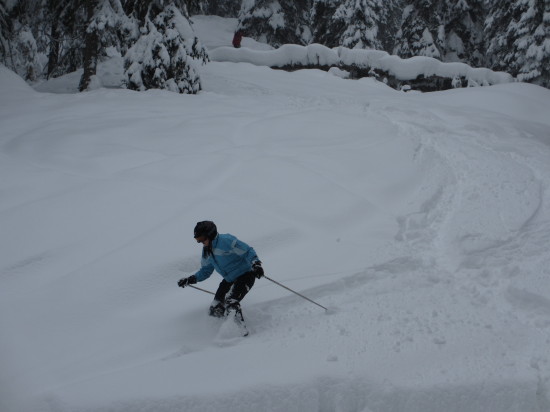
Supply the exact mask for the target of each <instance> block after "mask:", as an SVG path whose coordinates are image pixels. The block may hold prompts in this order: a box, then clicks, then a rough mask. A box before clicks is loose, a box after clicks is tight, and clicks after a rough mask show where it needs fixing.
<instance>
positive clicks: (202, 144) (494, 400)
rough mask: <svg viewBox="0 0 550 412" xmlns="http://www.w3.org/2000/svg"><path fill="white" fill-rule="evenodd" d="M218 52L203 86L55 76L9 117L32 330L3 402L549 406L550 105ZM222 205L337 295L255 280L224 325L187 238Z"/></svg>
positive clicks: (286, 277)
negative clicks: (259, 63) (101, 83)
mask: <svg viewBox="0 0 550 412" xmlns="http://www.w3.org/2000/svg"><path fill="white" fill-rule="evenodd" d="M203 72H204V74H203V78H204V83H205V85H207V86H206V88H205V89H206V90H205V91H204V92H203V93H202V94H201V95H199V96H195V97H191V98H190V99H195V100H187V99H188V98H189V97H187V98H185V97H184V98H182V99H183V100H179V97H175V96H172V95H171V94H170V93H162V92H160V93H157V92H152V93H149V94H147V93H143V94H135V93H128V92H126V91H121V93H120V95H119V94H117V92H116V91H98V92H95V94H94V93H90V94H83V95H81V96H80V95H79V96H77V97H74V96H70V95H69V96H66V97H59V96H54V95H51V96H50V95H47V96H46V95H37V96H39V98H38V99H37V101H35V102H30V101H29V102H27V103H28V104H29V106H30V107H31V113H41V112H42V111H44V112H45V113H48V114H49V115H42V116H40V118H39V119H38V120H36V123H34V122H31V121H30V119H29V126H27V127H24V125H22V124H21V122H22V121H24V120H21V119H25V116H24V115H23V114H21V113H19V112H18V111H17V110H15V109H14V110H13V111H14V113H18V115H19V117H20V119H19V120H18V122H15V121H14V122H10V120H9V119H8V118H6V117H3V118H2V122H3V123H5V124H6V125H8V126H9V129H7V130H9V132H10V134H9V136H10V138H8V139H7V140H6V139H5V138H2V140H1V141H0V145H1V151H2V152H1V155H2V159H8V161H9V162H10V163H9V165H8V166H6V167H5V168H6V170H8V171H11V172H12V173H13V176H14V177H12V182H11V183H9V184H7V185H6V186H2V190H3V191H4V190H5V192H4V193H6V194H10V193H13V200H12V199H7V197H6V200H4V199H2V205H1V208H0V223H1V224H2V226H3V227H5V228H7V231H3V233H4V235H2V245H3V246H4V249H3V250H4V252H3V254H2V256H3V259H2V262H1V266H0V276H1V277H0V281H1V282H2V285H3V286H2V287H3V291H2V294H1V296H2V302H1V311H2V313H3V315H2V317H1V318H0V320H1V321H2V329H3V330H7V331H9V334H8V335H9V337H10V339H13V342H15V343H20V342H21V340H25V342H24V343H21V344H20V346H19V347H17V348H16V347H15V344H14V343H13V342H12V341H8V340H5V341H4V340H3V341H0V344H2V346H0V349H2V353H3V358H5V357H6V356H7V354H13V359H12V360H10V362H9V363H8V365H9V366H11V368H12V369H10V370H12V371H13V373H14V378H13V380H12V381H11V382H9V384H8V378H9V376H8V375H3V376H1V377H2V380H1V381H0V383H2V384H4V383H5V384H6V386H5V387H6V388H8V390H11V393H10V394H9V397H8V396H6V398H5V399H7V400H12V399H13V405H15V404H16V402H20V403H19V404H17V405H18V407H19V408H20V409H19V410H25V407H27V406H28V408H29V410H32V409H33V408H34V407H37V406H38V407H40V408H41V410H44V411H47V410H50V411H56V412H57V411H71V412H73V411H117V412H122V411H136V410H143V411H149V410H154V411H169V410H185V411H201V412H204V411H219V410H220V409H223V410H226V411H240V412H245V411H258V410H268V411H270V412H272V411H285V412H287V411H358V412H359V411H362V412H363V411H377V412H378V411H380V412H383V411H407V412H414V411H423V412H432V411H433V412H435V411H443V410H444V411H464V410H468V411H484V412H492V411H503V410H510V411H522V412H529V411H547V410H550V401H549V399H550V395H549V394H550V389H549V388H550V364H549V358H548V352H547V348H548V347H549V345H550V289H549V282H548V279H549V276H550V269H548V268H549V267H550V255H549V254H548V250H547V248H548V245H549V244H550V215H549V213H548V205H549V204H550V203H549V200H550V199H549V196H550V195H549V194H548V193H550V191H549V190H548V182H549V181H550V180H549V176H550V162H548V159H549V158H550V146H549V145H548V141H545V140H544V138H545V136H543V135H541V133H540V131H541V130H542V131H543V132H548V130H549V127H548V125H547V124H545V125H544V127H543V126H541V124H539V125H538V126H537V125H531V124H528V122H527V121H522V120H517V119H514V118H511V117H510V116H509V115H504V114H499V113H498V112H491V111H489V110H488V111H479V113H477V112H476V109H475V108H464V107H462V106H457V107H455V106H453V104H454V103H453V101H452V99H453V97H452V96H450V97H448V99H449V100H447V101H444V104H441V102H438V100H437V99H438V98H439V97H437V96H438V95H437V94H434V95H435V96H436V97H432V96H431V95H418V94H417V95H414V94H413V95H404V94H402V93H397V92H395V91H391V90H389V89H386V88H385V86H381V85H378V84H375V83H373V82H370V81H368V80H366V81H362V82H356V83H349V82H350V81H345V80H341V79H334V78H332V77H331V75H329V74H326V73H321V72H317V71H300V72H297V73H293V74H288V73H284V72H274V71H271V70H269V69H266V68H258V67H252V66H250V65H244V64H243V65H235V64H228V63H217V64H214V63H212V64H210V65H208V66H206V67H205V68H203ZM349 84H352V85H353V86H351V87H350V86H348V85H349ZM321 85H323V87H324V88H323V91H322V92H319V91H318V87H321ZM513 86H514V85H512V87H513ZM506 87H510V86H506ZM506 87H503V88H500V89H498V88H497V90H507V89H506ZM355 89H357V90H355ZM488 90H492V89H488ZM510 90H511V89H510ZM471 93H477V94H479V93H481V94H483V91H482V92H479V91H475V92H474V91H471ZM488 93H489V92H488ZM136 95H137V96H138V97H136ZM33 96H34V95H33ZM464 96H465V95H464V94H461V95H456V96H455V98H456V99H459V98H462V99H466V101H470V100H471V99H475V96H474V97H470V98H468V97H467V95H466V97H464ZM545 96H548V95H547V94H546V95H545ZM106 98H110V99H114V100H115V102H116V103H115V105H118V107H121V109H120V112H116V113H110V110H109V107H110V108H111V109H112V107H113V106H110V105H109V107H106V108H103V107H101V105H97V104H96V103H98V102H99V103H101V102H104V101H105V99H106ZM47 99H51V100H52V101H55V105H53V106H54V107H52V108H48V107H47V106H48V105H47V103H46V100H47ZM64 99H67V100H66V101H67V102H69V103H68V105H69V106H74V107H75V109H74V110H72V111H70V112H68V113H65V110H67V109H66V108H65V105H67V103H64V101H65V100H64ZM149 102H155V104H156V105H153V108H151V107H150V106H149V105H148V103H149ZM176 103H178V104H183V105H184V106H185V110H183V109H178V108H177V107H176ZM124 104H129V105H132V108H133V109H128V108H123V107H124ZM149 104H150V103H149ZM79 105H82V107H83V108H82V109H81V108H80V106H79ZM142 105H146V106H142ZM457 105H458V103H457ZM3 107H4V106H2V108H3ZM163 108H165V109H166V110H163ZM207 108H208V109H207ZM87 109H91V110H92V111H93V117H95V118H98V117H99V118H101V119H103V122H102V123H101V122H97V121H93V122H92V121H88V120H86V118H87V117H86V116H85V115H84V114H83V113H81V112H80V111H79V110H87ZM206 110H209V112H206ZM134 111H135V113H134ZM159 117H161V119H160V120H159ZM48 119H49V120H48ZM100 124H101V125H100ZM126 125H127V126H128V128H129V129H130V132H127V131H125V126H126ZM181 130H183V132H181V133H182V134H183V137H184V138H174V137H172V135H173V134H174V133H178V132H179V131H181ZM153 135H154V138H152V137H151V136H153ZM546 138H547V136H546ZM212 165H214V166H212ZM41 173H46V177H43V178H42V179H44V180H43V184H40V185H36V184H33V179H35V177H36V176H37V175H40V174H41ZM18 185H20V186H22V187H21V189H17V188H18ZM48 186H49V189H48ZM35 191H36V192H35ZM220 204H221V205H223V208H222V207H220ZM220 209H222V210H220ZM151 211H153V213H151ZM106 216H107V217H106ZM211 216H213V218H214V220H216V221H217V222H221V223H224V222H225V223H226V224H225V225H224V226H225V227H227V230H225V229H223V230H224V231H228V232H234V233H235V234H236V235H238V236H239V237H242V238H243V239H245V240H247V241H248V242H249V243H250V244H252V245H253V246H254V247H255V248H256V249H257V251H259V252H261V253H260V256H261V257H262V260H263V261H264V265H265V267H266V270H267V273H268V275H271V273H273V276H274V277H275V278H276V279H278V280H280V281H281V282H283V283H284V284H286V285H288V286H289V287H292V288H294V289H296V290H298V291H300V292H301V293H303V294H305V295H306V296H308V297H310V298H312V299H315V300H317V301H319V302H322V304H323V305H325V306H327V307H329V308H330V309H331V313H330V314H325V313H323V311H322V310H321V309H320V308H318V307H315V306H313V305H312V304H311V303H309V302H306V301H304V300H302V299H300V298H299V297H297V296H295V295H291V294H289V293H288V292H286V291H284V290H280V289H279V288H276V287H275V286H274V285H272V284H270V283H269V282H268V281H267V280H258V281H257V284H256V286H255V287H254V289H253V292H252V293H251V294H250V295H249V296H247V298H246V300H245V301H244V302H243V311H244V316H245V318H246V321H247V326H248V327H249V329H250V331H251V335H250V336H248V337H246V338H243V339H240V340H238V341H236V342H229V343H227V344H225V345H218V344H216V339H215V337H216V334H217V332H218V330H219V322H216V320H215V319H209V318H208V316H207V315H206V308H207V306H208V303H209V299H210V298H209V297H207V296H206V295H203V294H201V293H200V292H197V291H193V290H188V289H186V290H183V291H181V290H178V289H177V288H176V287H175V284H176V281H177V279H178V278H179V277H181V276H184V275H186V274H191V273H193V272H194V270H196V268H197V267H198V264H199V259H198V253H199V250H196V249H193V248H194V247H196V245H194V244H193V243H192V240H191V241H187V239H184V236H187V235H186V234H187V233H190V230H191V229H192V226H193V225H194V223H195V222H196V221H197V220H202V219H203V218H206V217H211ZM220 226H221V225H220ZM5 233H8V234H9V236H10V237H9V238H8V237H7V236H6V235H5ZM53 233H55V235H53ZM105 234H107V236H105ZM109 235H110V236H109ZM25 238H28V240H24V239H25ZM187 249H190V250H187ZM6 251H7V252H6ZM214 276H215V275H214ZM214 276H213V279H210V280H208V281H207V282H205V285H204V286H205V287H206V288H207V289H210V290H214V289H215V287H216V286H217V282H218V281H219V278H216V279H214ZM201 286H203V285H202V284H201ZM9 309H14V310H16V312H15V313H14V312H12V313H14V314H13V316H6V315H4V314H5V313H8V310H9ZM106 319H108V321H106ZM23 325H29V326H23ZM69 330H72V331H73V332H72V333H70V332H68V331H69ZM210 382H215V385H216V386H215V387H209V386H208V385H209V383H210ZM23 392H28V393H29V394H30V396H25V397H26V398H27V401H28V402H29V405H30V406H29V405H27V404H26V403H25V402H24V401H23V400H21V399H20V397H21V398H23V396H22V393H23ZM98 394H99V396H98ZM0 395H2V392H0ZM7 405H8V406H11V405H12V404H7ZM10 412H11V411H10Z"/></svg>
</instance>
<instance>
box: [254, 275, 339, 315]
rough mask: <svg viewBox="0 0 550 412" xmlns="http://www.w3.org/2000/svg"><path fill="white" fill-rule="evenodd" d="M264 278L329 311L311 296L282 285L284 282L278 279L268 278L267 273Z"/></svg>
mask: <svg viewBox="0 0 550 412" xmlns="http://www.w3.org/2000/svg"><path fill="white" fill-rule="evenodd" d="M264 278H266V279H267V280H270V281H272V282H273V283H275V284H276V285H279V286H280V287H282V288H285V289H286V290H289V291H291V292H292V293H294V294H296V295H298V296H300V297H301V298H304V299H305V300H309V301H310V302H311V303H313V304H315V305H317V306H320V307H322V308H323V309H324V310H326V311H328V309H327V308H325V307H324V306H323V305H319V304H318V303H317V302H314V301H313V300H311V299H310V298H307V297H305V296H304V295H301V294H299V293H298V292H295V291H293V290H292V289H290V288H288V287H286V286H285V285H282V284H280V283H279V282H277V281H275V280H273V279H271V278H268V277H267V276H265V275H264Z"/></svg>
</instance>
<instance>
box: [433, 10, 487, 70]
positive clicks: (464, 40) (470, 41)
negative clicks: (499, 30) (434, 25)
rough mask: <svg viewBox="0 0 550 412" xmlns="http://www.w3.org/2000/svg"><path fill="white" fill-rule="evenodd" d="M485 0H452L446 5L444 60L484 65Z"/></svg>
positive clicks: (444, 16) (444, 15) (444, 17)
mask: <svg viewBox="0 0 550 412" xmlns="http://www.w3.org/2000/svg"><path fill="white" fill-rule="evenodd" d="M484 19H485V9H484V6H483V0H450V1H447V2H446V3H445V6H444V14H443V20H444V24H445V44H444V48H443V53H444V56H443V60H445V61H463V62H466V63H468V64H471V65H473V66H481V65H483V63H484V59H485V55H484V44H483V24H484Z"/></svg>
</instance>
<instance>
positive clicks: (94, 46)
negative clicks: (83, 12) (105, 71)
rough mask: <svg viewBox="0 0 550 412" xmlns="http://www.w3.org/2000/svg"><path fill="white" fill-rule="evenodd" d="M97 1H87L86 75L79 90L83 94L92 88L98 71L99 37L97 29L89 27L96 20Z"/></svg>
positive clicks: (84, 74) (81, 80)
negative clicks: (91, 84)
mask: <svg viewBox="0 0 550 412" xmlns="http://www.w3.org/2000/svg"><path fill="white" fill-rule="evenodd" d="M97 3H98V2H97V0H94V1H91V0H89V1H87V2H86V9H87V14H88V29H87V30H86V37H85V46H84V53H83V55H84V73H82V77H81V78H80V84H79V86H78V90H79V91H81V92H83V91H85V90H87V89H88V87H89V86H90V81H91V79H92V76H95V74H96V70H97V57H98V52H99V37H98V33H97V28H96V27H92V28H90V27H89V25H90V23H92V20H93V18H94V14H95V13H94V12H95V9H96V6H97Z"/></svg>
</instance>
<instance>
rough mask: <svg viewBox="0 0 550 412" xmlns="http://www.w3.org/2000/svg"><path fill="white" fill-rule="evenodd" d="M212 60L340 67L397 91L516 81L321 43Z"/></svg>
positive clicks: (461, 66)
mask: <svg viewBox="0 0 550 412" xmlns="http://www.w3.org/2000/svg"><path fill="white" fill-rule="evenodd" d="M210 58H211V59H212V60H213V61H220V62H221V61H223V62H235V63H237V62H245V63H251V64H254V65H257V66H269V67H272V68H281V69H285V70H298V69H302V68H319V69H323V70H328V69H329V68H331V67H338V68H339V69H341V70H346V71H348V72H350V74H351V77H352V78H361V77H376V78H378V79H379V80H382V81H384V82H386V83H387V84H388V85H390V86H391V87H394V88H411V89H418V90H423V91H431V90H444V89H449V88H456V87H467V86H488V85H493V84H500V83H511V82H513V81H515V79H514V78H513V77H512V75H510V74H508V73H504V72H494V71H492V70H490V69H486V68H473V67H471V66H469V65H467V64H465V63H443V62H441V61H439V60H437V59H434V58H432V57H422V56H417V57H411V58H408V59H402V58H400V57H398V56H395V55H390V54H388V53H386V52H384V51H381V50H364V49H348V48H345V47H336V48H333V49H331V48H328V47H325V46H323V45H320V44H311V45H308V46H299V45H295V44H286V45H283V46H281V47H280V48H278V49H275V50H252V49H247V48H240V49H235V48H231V47H219V48H217V49H214V50H211V51H210Z"/></svg>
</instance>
